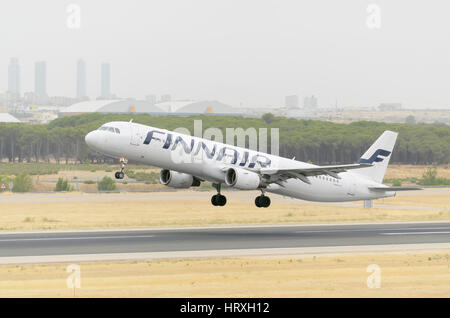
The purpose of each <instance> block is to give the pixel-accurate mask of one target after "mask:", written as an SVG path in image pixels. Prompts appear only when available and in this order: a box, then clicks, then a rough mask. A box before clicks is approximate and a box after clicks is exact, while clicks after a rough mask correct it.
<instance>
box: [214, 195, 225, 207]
mask: <svg viewBox="0 0 450 318" xmlns="http://www.w3.org/2000/svg"><path fill="white" fill-rule="evenodd" d="M211 203H212V205H214V206H224V205H225V204H227V198H226V197H225V196H224V195H221V194H216V195H213V196H212V197H211Z"/></svg>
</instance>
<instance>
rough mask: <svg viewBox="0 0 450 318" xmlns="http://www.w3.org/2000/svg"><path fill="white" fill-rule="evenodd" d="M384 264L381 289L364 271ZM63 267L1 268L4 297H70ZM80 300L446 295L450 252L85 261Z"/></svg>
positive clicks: (78, 293) (449, 293)
mask: <svg viewBox="0 0 450 318" xmlns="http://www.w3.org/2000/svg"><path fill="white" fill-rule="evenodd" d="M370 264H377V265H378V266H380V268H381V286H380V287H381V288H374V289H371V288H368V287H367V278H368V276H369V275H370V274H371V273H367V272H366V269H367V267H368V265H370ZM66 266H67V264H64V265H24V266H2V267H0V297H73V290H72V289H68V288H67V284H66V279H67V277H68V275H69V274H68V273H66ZM80 266H81V288H80V289H77V290H76V291H75V293H76V296H77V297H449V296H450V252H449V253H423V254H397V255H394V254H390V255H389V254H388V255H381V254H380V255H378V254H376V255H352V256H339V257H328V256H321V257H308V258H298V257H290V258H289V257H284V258H230V259H198V260H165V261H151V262H133V263H110V264H96V263H93V264H81V265H80Z"/></svg>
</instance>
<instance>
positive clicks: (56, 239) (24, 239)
mask: <svg viewBox="0 0 450 318" xmlns="http://www.w3.org/2000/svg"><path fill="white" fill-rule="evenodd" d="M149 237H154V235H129V236H126V235H123V236H85V237H39V238H19V239H14V238H11V239H1V240H0V242H21V241H65V240H107V239H117V238H120V239H122V238H123V239H127V238H149Z"/></svg>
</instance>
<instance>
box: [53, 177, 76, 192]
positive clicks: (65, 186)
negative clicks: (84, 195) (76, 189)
mask: <svg viewBox="0 0 450 318" xmlns="http://www.w3.org/2000/svg"><path fill="white" fill-rule="evenodd" d="M55 191H72V187H71V186H70V184H69V181H67V180H66V179H63V178H58V182H56V187H55Z"/></svg>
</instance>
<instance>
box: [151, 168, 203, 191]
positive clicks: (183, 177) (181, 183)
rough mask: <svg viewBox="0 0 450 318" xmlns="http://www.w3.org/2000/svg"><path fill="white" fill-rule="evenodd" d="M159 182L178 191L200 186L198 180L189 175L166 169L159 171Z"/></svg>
mask: <svg viewBox="0 0 450 318" xmlns="http://www.w3.org/2000/svg"><path fill="white" fill-rule="evenodd" d="M159 182H161V184H164V185H166V186H168V187H172V188H178V189H187V188H190V187H198V186H199V185H200V180H199V179H197V178H196V177H194V176H191V175H190V174H186V173H181V172H176V171H172V170H166V169H164V170H161V173H160V174H159Z"/></svg>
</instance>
